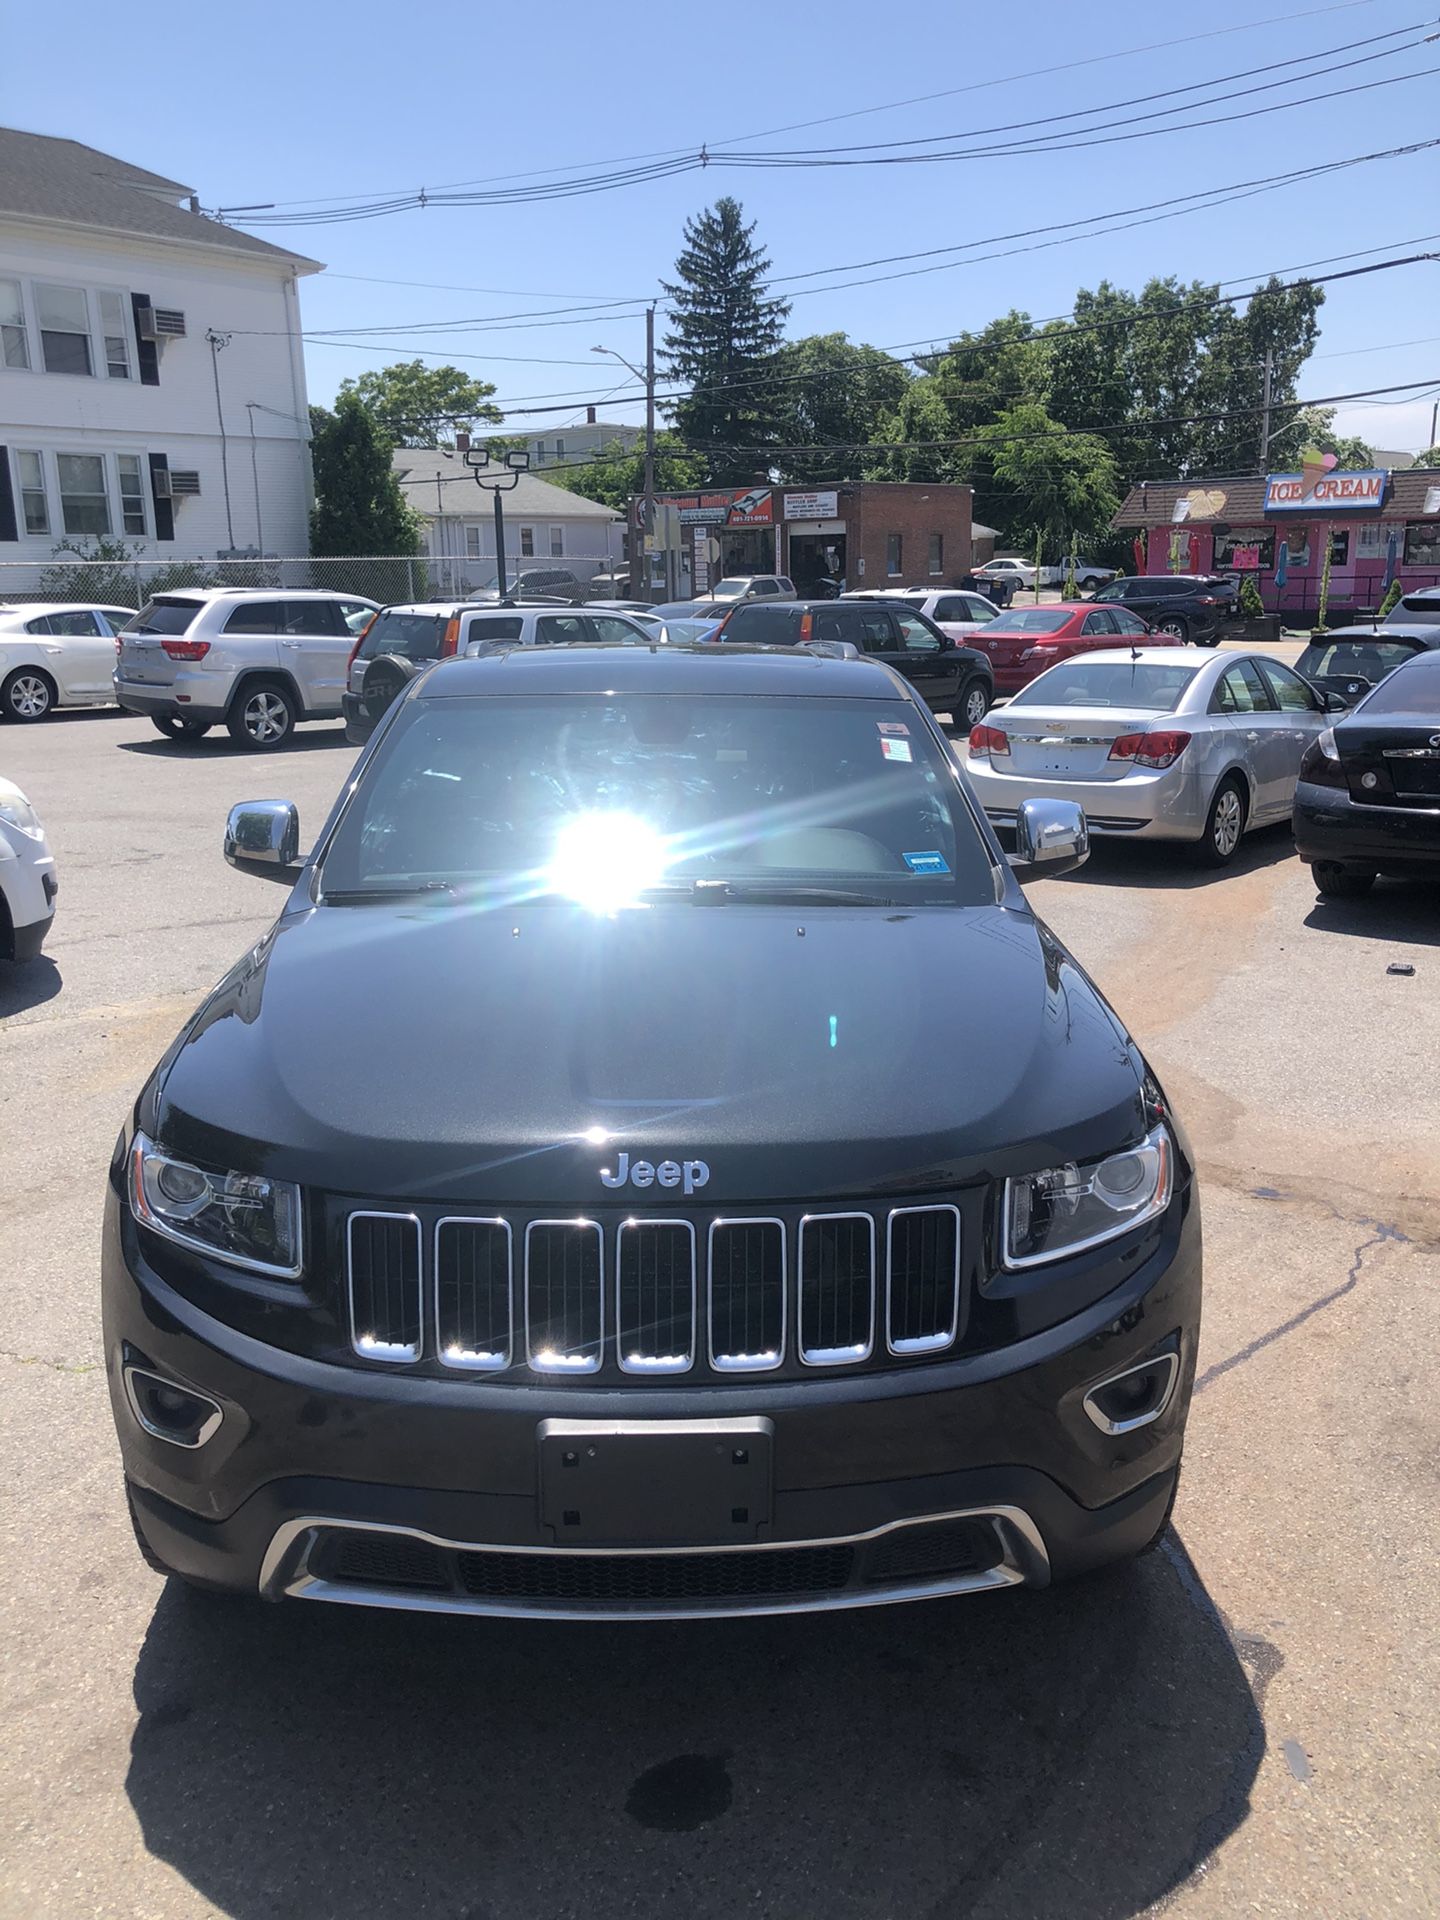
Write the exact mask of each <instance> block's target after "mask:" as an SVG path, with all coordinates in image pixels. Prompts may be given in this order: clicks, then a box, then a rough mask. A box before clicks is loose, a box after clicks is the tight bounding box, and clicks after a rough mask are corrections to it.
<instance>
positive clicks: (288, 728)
mask: <svg viewBox="0 0 1440 1920" xmlns="http://www.w3.org/2000/svg"><path fill="white" fill-rule="evenodd" d="M378 611H379V609H378V607H377V605H376V603H375V602H374V601H373V600H365V599H362V598H361V597H360V595H358V594H349V593H321V592H318V591H315V590H313V589H295V590H292V591H288V592H287V591H285V590H283V589H280V590H276V589H274V588H264V587H222V588H218V589H212V590H205V589H200V588H196V589H194V590H193V591H178V592H175V593H158V594H156V595H155V597H154V598H153V599H152V600H149V601H147V602H146V604H145V605H144V606H143V607H142V608H141V609H140V611H139V613H137V614H136V615H135V618H134V619H133V620H132V621H131V622H130V624H129V626H127V627H126V628H125V630H124V631H123V633H122V634H121V635H120V648H119V656H118V658H117V660H116V662H115V698H116V699H117V700H118V701H119V702H120V705H121V706H122V707H123V708H124V709H125V710H126V712H127V713H142V714H146V715H148V716H149V718H150V719H151V720H152V721H153V722H154V724H155V726H156V727H157V728H158V729H159V730H160V732H161V733H163V734H165V735H167V736H168V737H169V738H170V739H172V740H198V739H199V738H200V736H201V735H202V734H204V733H208V732H209V731H210V729H211V727H213V726H216V725H218V724H219V723H220V722H222V721H223V722H224V724H225V725H226V727H228V728H229V731H230V737H231V739H232V740H234V741H236V742H237V744H238V745H240V746H242V747H250V748H254V749H256V750H257V751H269V750H270V749H272V748H274V747H280V746H283V745H284V744H285V742H286V741H287V740H289V739H290V737H291V735H292V734H293V733H294V731H295V727H296V725H297V723H298V722H299V721H301V720H334V719H338V718H339V715H340V696H341V694H342V693H343V691H344V688H345V671H346V666H347V663H348V662H349V659H350V655H351V652H352V651H353V649H354V646H355V637H356V635H357V634H358V633H362V632H363V631H364V629H365V628H366V627H367V626H368V625H369V624H370V622H371V620H372V619H373V618H374V616H375V614H376V613H377V612H378Z"/></svg>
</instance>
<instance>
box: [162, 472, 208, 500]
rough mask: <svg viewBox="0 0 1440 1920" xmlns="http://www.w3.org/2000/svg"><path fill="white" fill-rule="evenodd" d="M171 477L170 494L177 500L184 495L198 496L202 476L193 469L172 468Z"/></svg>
mask: <svg viewBox="0 0 1440 1920" xmlns="http://www.w3.org/2000/svg"><path fill="white" fill-rule="evenodd" d="M169 477H170V492H171V495H172V497H173V498H175V499H176V500H178V499H180V497H181V496H182V495H183V494H198V493H199V491H200V475H199V474H198V473H197V472H196V471H195V469H194V468H193V467H172V468H171V469H170V476H169Z"/></svg>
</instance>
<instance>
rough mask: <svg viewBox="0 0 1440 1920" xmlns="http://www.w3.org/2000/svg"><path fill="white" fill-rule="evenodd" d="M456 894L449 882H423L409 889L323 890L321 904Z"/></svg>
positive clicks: (343, 904)
mask: <svg viewBox="0 0 1440 1920" xmlns="http://www.w3.org/2000/svg"><path fill="white" fill-rule="evenodd" d="M454 892H455V889H454V887H452V886H451V884H450V882H449V881H448V880H422V881H420V882H419V883H418V884H416V885H414V886H409V887H401V886H395V887H346V888H342V889H341V890H340V891H338V892H331V891H330V890H328V889H325V888H322V891H321V894H320V904H321V906H322V907H353V906H359V905H360V904H361V903H362V902H363V901H367V900H419V899H425V898H429V899H434V898H436V897H437V896H438V895H439V894H442V893H448V894H452V895H453V894H454Z"/></svg>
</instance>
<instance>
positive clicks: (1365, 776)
mask: <svg viewBox="0 0 1440 1920" xmlns="http://www.w3.org/2000/svg"><path fill="white" fill-rule="evenodd" d="M1360 784H1361V786H1362V787H1365V788H1375V787H1378V786H1379V784H1380V776H1379V775H1378V774H1374V773H1362V774H1361V776H1360Z"/></svg>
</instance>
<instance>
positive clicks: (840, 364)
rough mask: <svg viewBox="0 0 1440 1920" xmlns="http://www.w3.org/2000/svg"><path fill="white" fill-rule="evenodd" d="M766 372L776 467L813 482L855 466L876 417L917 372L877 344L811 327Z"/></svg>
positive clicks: (845, 474)
mask: <svg viewBox="0 0 1440 1920" xmlns="http://www.w3.org/2000/svg"><path fill="white" fill-rule="evenodd" d="M765 378H766V379H767V380H768V381H769V382H770V383H771V384H770V386H769V387H768V388H767V389H766V391H767V392H768V393H769V394H770V395H771V396H772V401H771V404H772V406H773V413H772V416H771V424H772V428H773V432H774V435H775V442H776V445H777V446H778V447H779V448H781V449H782V451H781V452H779V453H777V455H776V458H775V465H776V467H777V468H778V469H779V472H780V475H781V478H782V479H783V480H785V481H787V482H789V483H790V484H791V485H799V486H814V485H816V484H817V483H818V482H820V481H825V480H828V481H832V482H833V481H836V480H848V479H849V478H850V477H851V476H852V475H853V474H854V473H855V472H856V471H857V469H858V463H859V461H860V459H861V457H862V450H863V449H864V448H865V447H867V446H868V445H869V444H870V442H871V441H872V440H873V439H874V438H875V437H876V428H877V424H878V422H879V420H880V419H881V417H882V416H883V415H885V414H888V413H889V412H892V411H893V410H894V409H895V408H896V407H898V406H899V404H900V402H901V400H902V398H903V397H904V394H905V390H906V388H907V387H908V386H909V385H910V383H911V378H912V376H911V375H910V373H909V372H908V371H907V370H906V368H905V367H904V365H903V364H902V363H901V362H900V361H899V360H895V359H892V358H891V356H890V355H889V354H888V353H882V352H881V351H880V349H879V348H878V347H867V346H859V345H857V344H856V343H855V342H854V341H852V340H848V339H847V338H846V337H845V335H844V334H843V333H812V334H808V335H807V336H806V337H805V338H804V339H802V340H788V341H786V343H785V344H784V346H782V347H781V348H779V350H778V351H777V352H776V353H774V354H773V355H772V356H771V359H770V364H769V366H768V368H767V370H766V374H765ZM825 448H837V449H839V450H838V451H835V452H826V451H824V449H825Z"/></svg>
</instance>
